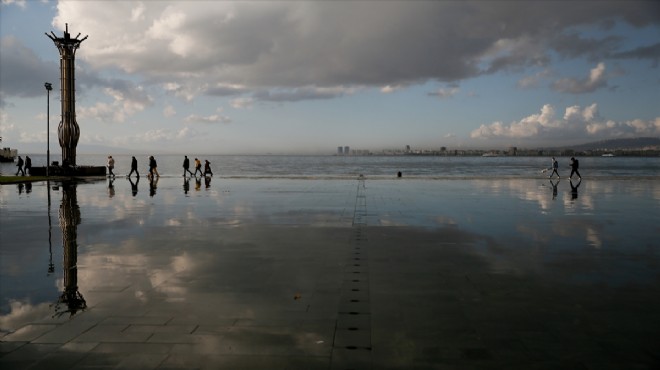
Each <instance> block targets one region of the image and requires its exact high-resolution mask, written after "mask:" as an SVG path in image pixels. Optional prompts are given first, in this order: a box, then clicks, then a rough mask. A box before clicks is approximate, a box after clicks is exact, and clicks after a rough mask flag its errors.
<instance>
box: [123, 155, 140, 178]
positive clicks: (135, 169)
mask: <svg viewBox="0 0 660 370" xmlns="http://www.w3.org/2000/svg"><path fill="white" fill-rule="evenodd" d="M133 172H135V174H136V175H137V178H138V179H139V178H140V173H139V172H138V164H137V159H135V156H133V158H131V172H129V173H128V175H126V177H128V178H130V177H131V175H132V174H133Z"/></svg>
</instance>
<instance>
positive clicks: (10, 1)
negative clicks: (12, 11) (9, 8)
mask: <svg viewBox="0 0 660 370" xmlns="http://www.w3.org/2000/svg"><path fill="white" fill-rule="evenodd" d="M2 5H16V6H18V7H20V8H23V9H25V8H26V5H27V0H2Z"/></svg>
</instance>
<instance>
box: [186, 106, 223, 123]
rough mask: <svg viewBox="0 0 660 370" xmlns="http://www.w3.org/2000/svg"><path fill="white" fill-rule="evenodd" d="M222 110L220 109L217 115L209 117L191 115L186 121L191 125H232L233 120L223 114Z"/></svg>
mask: <svg viewBox="0 0 660 370" xmlns="http://www.w3.org/2000/svg"><path fill="white" fill-rule="evenodd" d="M221 113H222V109H221V108H218V109H217V113H216V114H212V115H209V116H198V115H196V114H191V115H189V116H188V117H186V118H185V119H184V122H185V123H186V124H190V123H231V118H229V117H227V116H224V115H222V114H221Z"/></svg>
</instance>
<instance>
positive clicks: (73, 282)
mask: <svg viewBox="0 0 660 370" xmlns="http://www.w3.org/2000/svg"><path fill="white" fill-rule="evenodd" d="M78 224H80V208H78V199H77V196H76V183H75V182H64V183H62V204H61V205H60V227H61V228H62V243H63V247H64V266H63V267H64V268H63V269H64V291H63V292H62V294H60V297H59V299H58V300H57V303H56V304H55V316H62V315H64V314H65V313H67V312H68V313H69V315H71V316H73V315H75V314H76V313H77V312H78V311H80V310H84V309H85V308H87V303H86V302H85V299H84V298H83V296H82V294H80V292H79V291H78V266H77V260H78V241H77V237H78Z"/></svg>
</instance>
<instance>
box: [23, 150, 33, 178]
mask: <svg viewBox="0 0 660 370" xmlns="http://www.w3.org/2000/svg"><path fill="white" fill-rule="evenodd" d="M23 171H25V174H26V175H27V174H28V172H29V173H30V176H32V159H30V157H28V156H27V155H26V156H25V166H23Z"/></svg>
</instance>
